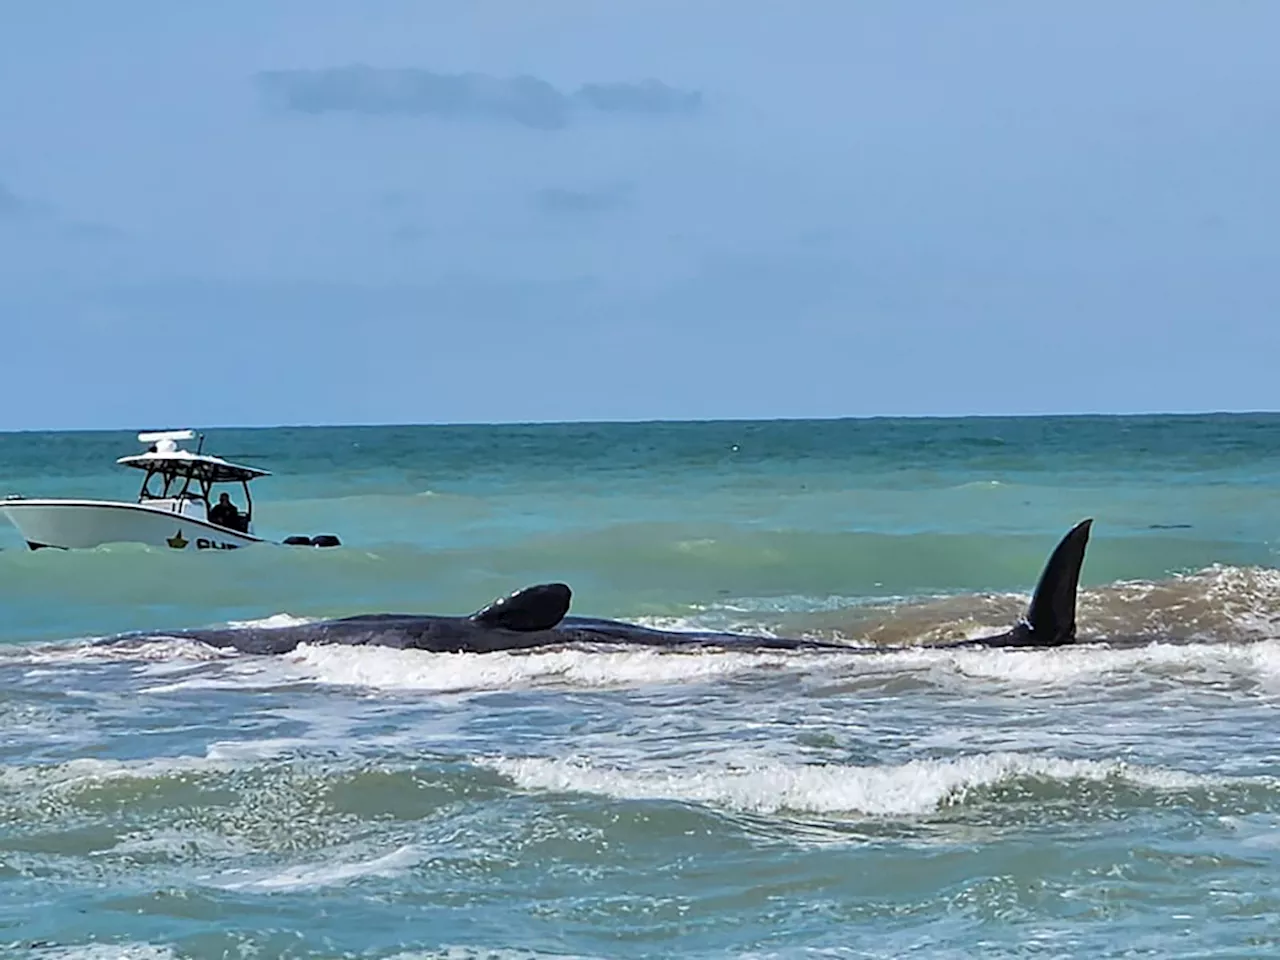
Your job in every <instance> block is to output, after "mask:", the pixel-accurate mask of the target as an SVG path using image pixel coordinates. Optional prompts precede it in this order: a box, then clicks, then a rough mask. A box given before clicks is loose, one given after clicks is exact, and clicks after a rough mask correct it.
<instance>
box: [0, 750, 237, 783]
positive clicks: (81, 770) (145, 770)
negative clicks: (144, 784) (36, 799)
mask: <svg viewBox="0 0 1280 960" xmlns="http://www.w3.org/2000/svg"><path fill="white" fill-rule="evenodd" d="M229 769H231V766H230V764H229V763H228V762H226V761H223V760H221V759H217V758H213V757H209V756H204V757H195V756H178V757H154V758H149V759H139V760H102V759H99V758H97V757H78V758H77V759H75V760H67V761H65V762H63V763H54V764H37V765H30V766H3V767H0V790H7V791H20V790H28V789H31V788H33V787H34V788H37V789H66V788H70V787H76V786H82V785H86V784H92V783H102V782H106V781H110V780H125V779H140V780H141V779H159V778H163V777H173V776H182V775H184V774H190V773H194V772H207V771H221V770H229Z"/></svg>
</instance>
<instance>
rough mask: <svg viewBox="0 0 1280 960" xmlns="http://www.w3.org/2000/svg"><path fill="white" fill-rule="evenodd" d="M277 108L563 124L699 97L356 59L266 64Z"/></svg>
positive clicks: (261, 80)
mask: <svg viewBox="0 0 1280 960" xmlns="http://www.w3.org/2000/svg"><path fill="white" fill-rule="evenodd" d="M254 81H255V83H256V85H257V87H258V90H259V93H260V94H261V95H262V96H263V98H264V99H265V100H266V102H267V103H268V104H270V105H271V106H272V107H274V108H276V109H281V110H287V111H292V112H295V113H307V114H323V113H357V114H365V115H369V116H387V117H394V116H400V117H438V118H444V119H455V120H457V119H472V120H487V121H496V122H503V123H514V124H517V125H519V126H523V127H529V128H532V129H537V130H560V129H563V128H564V127H566V126H568V125H569V123H570V122H571V121H572V119H573V117H574V116H575V115H577V114H580V113H582V112H584V111H585V112H592V111H594V112H596V113H609V114H617V115H626V114H631V115H647V116H660V115H676V114H689V113H693V112H696V111H697V110H698V109H700V107H701V105H702V95H701V94H700V93H697V92H695V91H685V90H679V89H676V88H675V87H671V86H669V85H667V84H665V83H663V82H661V81H659V80H645V81H643V82H641V83H629V82H612V83H588V84H584V85H583V86H581V87H579V88H578V90H577V91H575V92H573V93H564V92H562V91H561V90H558V89H557V88H556V87H554V86H553V85H552V84H550V83H548V82H547V81H546V80H541V79H539V78H537V77H531V76H527V75H526V76H518V77H495V76H490V75H488V74H483V73H457V74H445V73H434V72H432V71H430V70H421V69H416V68H408V67H398V68H381V67H370V66H366V65H363V64H356V65H353V66H345V67H327V68H323V69H317V70H268V71H263V72H261V73H258V74H257V75H256V76H255V77H254Z"/></svg>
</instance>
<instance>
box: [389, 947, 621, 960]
mask: <svg viewBox="0 0 1280 960" xmlns="http://www.w3.org/2000/svg"><path fill="white" fill-rule="evenodd" d="M387 960H599V958H598V957H594V956H591V955H589V954H585V953H549V952H547V951H546V950H530V949H524V950H521V949H518V948H515V947H471V946H465V945H462V944H450V945H446V946H442V947H438V948H436V949H433V950H410V951H407V952H405V953H396V954H392V955H391V956H390V957H388V958H387Z"/></svg>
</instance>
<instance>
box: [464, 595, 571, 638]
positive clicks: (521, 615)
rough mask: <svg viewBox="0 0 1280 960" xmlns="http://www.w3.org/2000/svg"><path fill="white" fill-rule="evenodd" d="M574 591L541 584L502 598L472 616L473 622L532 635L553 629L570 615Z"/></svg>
mask: <svg viewBox="0 0 1280 960" xmlns="http://www.w3.org/2000/svg"><path fill="white" fill-rule="evenodd" d="M572 599H573V592H572V591H571V590H570V589H569V587H568V585H567V584H563V583H540V584H537V585H535V586H532V587H525V588H524V589H523V590H517V591H516V592H515V593H512V594H508V595H507V596H505V597H499V598H498V599H497V600H495V601H493V603H491V604H489V605H488V606H487V607H484V608H483V609H480V610H477V611H476V612H475V613H473V614H472V615H471V616H470V618H469V619H470V620H471V621H472V622H473V623H479V624H483V625H484V626H486V627H497V628H499V629H502V630H515V631H518V632H520V633H528V632H531V631H535V630H550V629H552V628H553V627H555V626H556V625H557V624H559V623H560V621H561V620H563V619H564V616H565V614H566V613H568V612H569V604H570V603H571V602H572Z"/></svg>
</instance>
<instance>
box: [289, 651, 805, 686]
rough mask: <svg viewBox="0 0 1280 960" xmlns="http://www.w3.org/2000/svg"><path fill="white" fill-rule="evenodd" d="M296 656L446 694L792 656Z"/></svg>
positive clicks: (334, 679) (668, 677)
mask: <svg viewBox="0 0 1280 960" xmlns="http://www.w3.org/2000/svg"><path fill="white" fill-rule="evenodd" d="M290 658H291V661H292V663H293V664H294V665H295V666H296V667H297V669H298V670H299V671H300V672H302V673H303V674H304V675H305V676H306V677H307V678H308V679H309V680H311V681H313V682H317V683H324V684H332V685H340V686H358V687H371V688H374V689H380V690H428V691H435V692H441V693H444V692H452V691H466V690H502V689H509V688H516V687H529V686H537V685H547V684H563V685H570V686H585V687H609V686H630V685H643V684H663V683H688V682H700V681H705V680H710V679H715V678H720V677H725V676H730V675H734V674H740V673H745V672H748V671H751V670H757V669H761V668H779V667H783V666H785V665H786V664H787V662H788V659H789V657H788V655H787V654H785V653H716V654H706V653H688V652H672V651H661V650H652V649H641V650H634V649H631V650H610V651H605V652H601V651H591V650H576V649H562V650H549V651H541V652H531V653H483V654H476V653H427V652H425V651H421V650H393V649H389V648H385V647H341V646H310V645H307V644H303V645H302V646H299V647H298V649H297V650H296V651H294V653H293V654H291V655H290Z"/></svg>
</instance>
